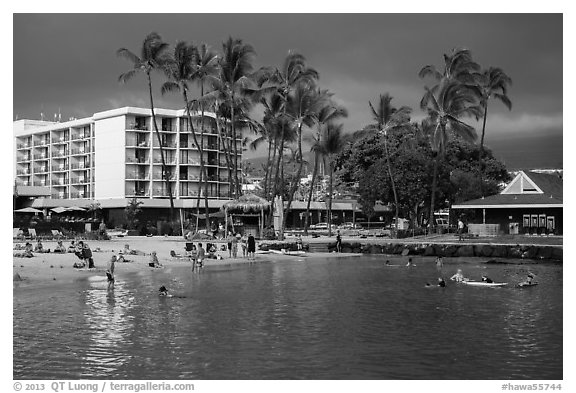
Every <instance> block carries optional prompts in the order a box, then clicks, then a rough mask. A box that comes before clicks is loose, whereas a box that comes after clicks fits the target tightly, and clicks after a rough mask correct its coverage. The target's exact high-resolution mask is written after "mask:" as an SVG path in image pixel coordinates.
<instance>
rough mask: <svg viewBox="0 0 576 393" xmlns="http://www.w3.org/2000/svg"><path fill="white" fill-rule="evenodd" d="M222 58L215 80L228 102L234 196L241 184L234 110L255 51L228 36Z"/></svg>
mask: <svg viewBox="0 0 576 393" xmlns="http://www.w3.org/2000/svg"><path fill="white" fill-rule="evenodd" d="M222 50H223V53H222V58H221V59H220V75H219V78H218V81H217V87H216V89H215V90H218V91H219V92H220V93H221V94H222V95H223V97H224V99H225V101H226V102H227V103H228V106H229V109H230V130H231V132H230V134H231V139H232V141H231V147H232V150H231V151H232V152H233V154H234V157H233V160H232V161H233V162H232V164H233V168H232V169H233V173H232V175H233V177H234V185H235V196H236V197H239V196H240V195H241V193H242V189H241V185H240V182H239V179H238V146H237V135H236V127H235V123H236V116H235V110H236V108H237V107H238V105H239V104H238V101H240V100H242V98H243V97H244V96H245V95H246V90H247V89H248V88H249V87H250V86H251V81H250V79H249V75H250V74H251V73H252V70H253V68H254V66H253V63H254V58H255V56H256V52H255V50H254V48H253V47H252V45H249V44H246V43H244V42H242V40H240V39H233V38H232V37H229V38H228V40H227V41H226V42H224V43H223V44H222Z"/></svg>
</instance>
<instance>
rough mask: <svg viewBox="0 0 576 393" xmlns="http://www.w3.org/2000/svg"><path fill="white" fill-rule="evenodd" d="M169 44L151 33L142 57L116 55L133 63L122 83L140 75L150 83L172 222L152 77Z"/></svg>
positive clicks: (129, 53)
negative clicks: (143, 75) (144, 76)
mask: <svg viewBox="0 0 576 393" xmlns="http://www.w3.org/2000/svg"><path fill="white" fill-rule="evenodd" d="M167 48H168V44H167V43H165V42H163V41H162V38H161V37H160V35H158V34H157V33H150V34H148V35H147V36H146V38H145V39H144V42H143V43H142V48H141V54H140V56H138V55H136V54H134V53H133V52H132V51H130V50H129V49H126V48H120V49H118V51H117V52H116V54H117V55H118V56H120V57H124V58H126V59H128V60H129V61H131V62H132V64H133V68H132V69H131V70H129V71H127V72H125V73H123V74H122V75H120V76H119V77H118V81H119V82H120V83H126V82H128V81H129V80H130V79H132V78H133V77H134V76H136V75H138V74H142V73H143V74H145V75H146V79H147V81H148V93H149V96H150V111H151V112H152V123H153V125H154V132H155V133H156V137H157V138H158V145H159V147H160V158H161V160H162V177H163V178H164V180H165V181H166V190H167V193H168V198H169V199H170V221H171V222H172V221H173V219H174V200H173V197H172V187H171V184H170V175H169V173H168V169H167V167H166V160H165V158H164V150H163V147H162V138H161V137H160V132H159V131H158V124H157V122H156V114H155V112H154V97H153V95H152V77H151V73H152V71H154V70H161V69H163V66H164V64H165V63H166V59H167V56H166V50H167Z"/></svg>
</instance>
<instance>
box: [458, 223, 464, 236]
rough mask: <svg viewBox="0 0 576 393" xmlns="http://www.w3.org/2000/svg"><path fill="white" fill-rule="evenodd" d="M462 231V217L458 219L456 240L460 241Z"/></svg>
mask: <svg viewBox="0 0 576 393" xmlns="http://www.w3.org/2000/svg"><path fill="white" fill-rule="evenodd" d="M463 233H464V222H463V221H462V218H459V219H458V241H462V240H463V238H462V234H463Z"/></svg>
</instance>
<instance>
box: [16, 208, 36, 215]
mask: <svg viewBox="0 0 576 393" xmlns="http://www.w3.org/2000/svg"><path fill="white" fill-rule="evenodd" d="M14 212H15V213H34V214H38V213H42V210H38V209H34V208H33V207H24V208H22V209H18V210H14Z"/></svg>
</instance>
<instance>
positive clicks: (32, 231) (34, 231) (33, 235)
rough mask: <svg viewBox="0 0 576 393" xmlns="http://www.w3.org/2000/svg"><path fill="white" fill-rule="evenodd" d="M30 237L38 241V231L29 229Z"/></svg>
mask: <svg viewBox="0 0 576 393" xmlns="http://www.w3.org/2000/svg"><path fill="white" fill-rule="evenodd" d="M28 235H30V239H36V238H37V237H38V236H37V235H36V229H34V228H28Z"/></svg>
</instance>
